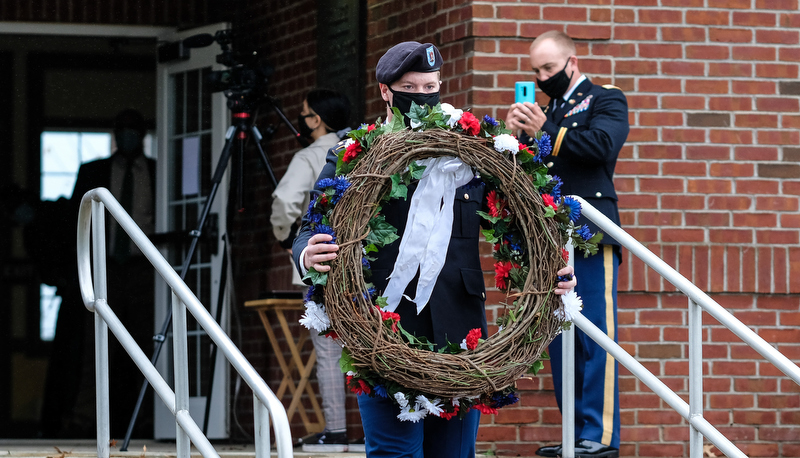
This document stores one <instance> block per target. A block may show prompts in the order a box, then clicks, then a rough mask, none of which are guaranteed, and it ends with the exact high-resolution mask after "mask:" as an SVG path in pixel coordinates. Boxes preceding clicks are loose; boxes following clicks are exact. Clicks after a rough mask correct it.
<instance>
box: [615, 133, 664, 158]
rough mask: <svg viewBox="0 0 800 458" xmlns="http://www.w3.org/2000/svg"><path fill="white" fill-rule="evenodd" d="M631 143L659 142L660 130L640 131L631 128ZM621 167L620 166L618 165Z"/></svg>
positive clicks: (629, 139) (629, 137)
mask: <svg viewBox="0 0 800 458" xmlns="http://www.w3.org/2000/svg"><path fill="white" fill-rule="evenodd" d="M628 141H629V142H654V141H658V129H640V128H637V127H631V130H630V132H629V133H628ZM617 167H619V164H617Z"/></svg>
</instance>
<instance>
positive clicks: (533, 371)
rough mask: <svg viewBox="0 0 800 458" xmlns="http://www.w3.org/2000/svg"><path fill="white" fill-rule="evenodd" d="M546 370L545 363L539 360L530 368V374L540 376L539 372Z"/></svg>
mask: <svg viewBox="0 0 800 458" xmlns="http://www.w3.org/2000/svg"><path fill="white" fill-rule="evenodd" d="M542 369H544V363H543V362H542V361H541V360H537V361H536V362H535V363H533V364H532V365H531V367H529V368H528V373H529V374H533V375H538V374H539V371H540V370H542Z"/></svg>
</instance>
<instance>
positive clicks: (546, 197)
mask: <svg viewBox="0 0 800 458" xmlns="http://www.w3.org/2000/svg"><path fill="white" fill-rule="evenodd" d="M542 200H543V201H544V205H545V206H546V207H552V208H553V210H558V206H557V205H556V201H555V200H554V199H553V196H551V195H550V194H542Z"/></svg>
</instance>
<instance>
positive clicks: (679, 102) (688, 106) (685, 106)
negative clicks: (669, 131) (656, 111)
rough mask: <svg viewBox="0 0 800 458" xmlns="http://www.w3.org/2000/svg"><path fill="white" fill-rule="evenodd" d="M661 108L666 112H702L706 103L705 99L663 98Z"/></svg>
mask: <svg viewBox="0 0 800 458" xmlns="http://www.w3.org/2000/svg"><path fill="white" fill-rule="evenodd" d="M661 106H662V108H664V109H666V110H675V109H682V110H702V109H704V108H705V106H706V101H705V99H704V98H703V97H690V96H666V95H665V96H662V97H661Z"/></svg>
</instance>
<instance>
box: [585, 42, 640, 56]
mask: <svg viewBox="0 0 800 458" xmlns="http://www.w3.org/2000/svg"><path fill="white" fill-rule="evenodd" d="M591 55H593V56H613V57H630V56H635V55H636V45H635V44H634V43H592V54H591Z"/></svg>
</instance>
